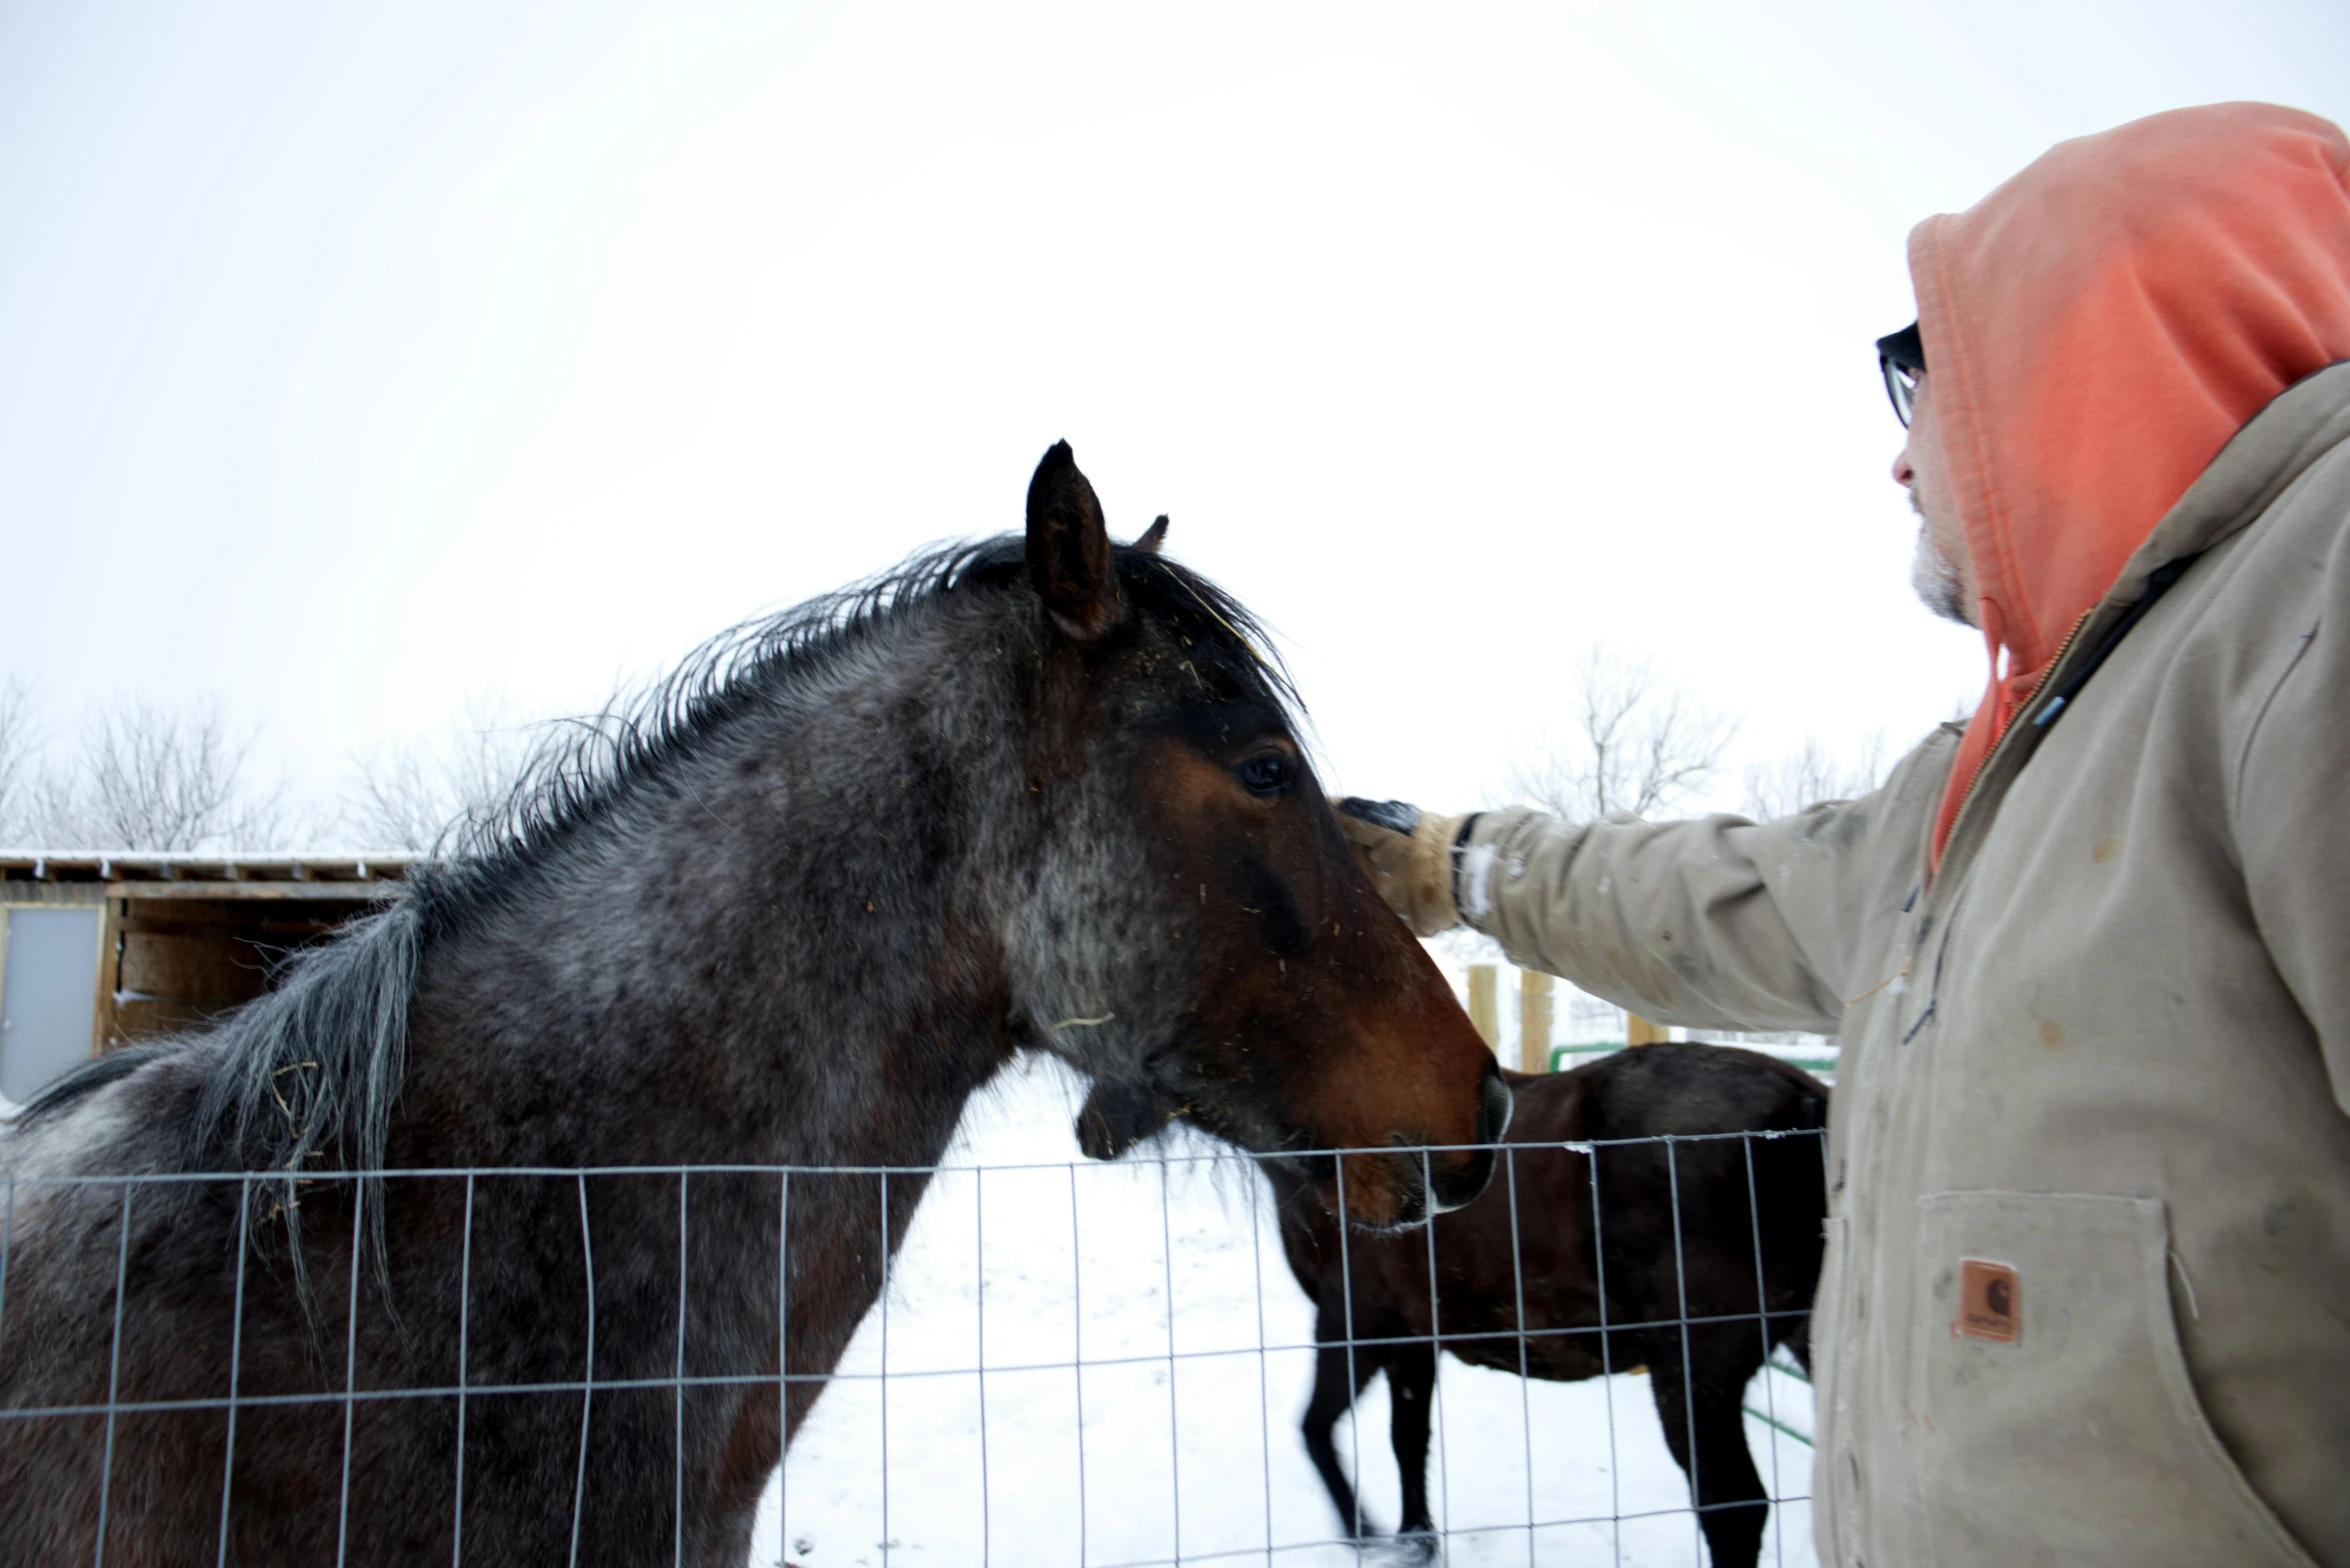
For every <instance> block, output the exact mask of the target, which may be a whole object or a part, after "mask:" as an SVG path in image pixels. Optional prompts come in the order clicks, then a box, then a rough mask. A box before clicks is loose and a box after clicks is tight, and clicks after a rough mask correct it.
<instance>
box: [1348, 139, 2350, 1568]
mask: <svg viewBox="0 0 2350 1568" xmlns="http://www.w3.org/2000/svg"><path fill="white" fill-rule="evenodd" d="M1909 259H1910V272H1911V278H1912V281H1913V283H1914V285H1915V288H1916V291H1917V304H1918V321H1917V324H1916V325H1915V326H1913V327H1911V328H1909V329H1907V330H1905V331H1902V332H1897V333H1895V334H1893V335H1892V336H1890V337H1888V338H1885V339H1884V340H1882V341H1881V342H1880V343H1879V345H1878V349H1879V353H1880V355H1881V357H1882V361H1883V368H1884V371H1885V376H1886V382H1887V386H1888V388H1889V389H1890V391H1891V393H1892V395H1893V401H1894V405H1895V408H1896V410H1897V411H1898V412H1899V413H1900V414H1901V415H1902V417H1903V420H1904V422H1905V423H1906V424H1907V425H1908V427H1909V441H1908V445H1907V446H1906V447H1905V448H1904V449H1903V451H1902V453H1901V456H1900V457H1899V458H1898V459H1897V460H1896V461H1895V463H1894V467H1893V476H1894V478H1895V479H1897V480H1899V481H1900V482H1901V483H1902V484H1903V485H1905V486H1907V487H1908V489H1909V493H1910V500H1911V503H1912V504H1913V505H1914V506H1915V507H1916V508H1917V511H1918V513H1919V515H1920V516H1921V518H1922V519H1923V525H1922V526H1921V528H1920V529H1919V535H1918V554H1917V569H1916V574H1915V575H1916V585H1917V588H1918V590H1919V592H1920V594H1921V595H1922V596H1923V597H1924V598H1925V600H1926V602H1927V603H1928V604H1929V605H1931V606H1932V607H1933V608H1934V609H1935V610H1936V611H1938V612H1939V613H1942V614H1945V615H1948V616H1951V617H1953V618H1955V619H1958V620H1962V621H1964V622H1966V623H1967V624H1969V625H1973V626H1977V627H1980V628H1981V629H1982V632H1983V638H1984V641H1985V643H1986V644H1987V645H1988V646H1989V648H1990V652H1991V660H1992V679H1991V686H1990V690H1989V691H1988V692H1987V693H1985V695H1984V697H1983V703H1982V706H1981V708H1980V709H1978V710H1977V711H1976V713H1975V716H1974V718H1973V721H1972V722H1971V723H1969V724H1967V725H1966V726H1964V728H1963V729H1961V728H1960V727H1959V726H1955V725H1953V726H1949V727H1946V728H1945V729H1943V730H1942V731H1940V732H1938V733H1936V734H1935V735H1933V736H1931V737H1929V738H1928V739H1927V740H1926V742H1925V743H1924V744H1923V745H1921V746H1920V747H1918V749H1917V750H1916V751H1914V752H1912V753H1911V754H1910V755H1909V756H1908V757H1907V758H1905V759H1904V760H1903V761H1902V762H1901V764H1900V766H1898V767H1897V768H1895V769H1894V771H1893V774H1892V777H1891V779H1890V780H1889V781H1888V782H1887V783H1886V784H1885V785H1884V787H1883V788H1881V789H1879V790H1878V791H1877V792H1876V793H1875V794H1873V795H1870V796H1868V797H1867V798H1866V799H1862V800H1856V801H1850V802H1843V803H1838V804H1830V805H1821V806H1815V807H1813V808H1812V809H1810V810H1808V811H1805V812H1802V813H1800V814H1798V815H1796V816H1793V817H1788V818H1785V819H1783V820H1780V821H1777V822H1770V823H1765V824H1762V825H1760V826H1757V825H1755V824H1752V823H1748V822H1746V821H1743V820H1741V819H1740V818H1737V817H1730V816H1716V817H1708V818H1705V819H1703V820H1701V821H1690V822H1658V823H1647V822H1637V821H1628V820H1627V821H1606V822H1592V823H1582V824H1568V823H1563V822H1559V821H1556V820H1554V819H1552V818H1550V817H1547V816H1543V815H1541V814H1539V813H1536V812H1533V811H1529V810H1526V809H1525V808H1523V807H1512V808H1510V809H1507V810H1502V811H1488V812H1482V813H1478V814H1476V815H1473V816H1468V817H1439V816H1436V815H1433V814H1422V813H1418V812H1416V811H1414V810H1413V808H1411V807H1408V806H1400V805H1397V804H1395V803H1386V804H1372V803H1370V802H1364V801H1351V802H1348V803H1346V805H1345V807H1344V808H1343V809H1344V810H1346V811H1347V812H1349V813H1350V816H1349V817H1348V818H1346V819H1344V820H1346V822H1347V828H1348V831H1349V833H1350V835H1351V836H1353V837H1354V838H1355V840H1356V842H1357V844H1358V845H1359V846H1360V847H1361V849H1362V850H1363V851H1364V855H1365V858H1366V859H1367V860H1368V861H1369V862H1370V864H1371V866H1372V869H1373V873H1374V878H1375V880H1377V881H1378V883H1379V884H1380V886H1381V888H1382V890H1383V891H1384V893H1385V894H1386V896H1387V898H1388V901H1389V902H1390V903H1391V904H1392V905H1394V907H1395V908H1396V909H1397V910H1398V911H1399V912H1400V913H1402V915H1403V916H1404V918H1405V919H1406V920H1408V921H1409V922H1410V923H1411V925H1412V927H1413V929H1414V930H1416V931H1419V932H1421V933H1422V934H1428V933H1432V932H1435V931H1439V930H1443V929H1445V928H1446V927H1449V926H1451V925H1453V924H1454V923H1455V922H1456V921H1458V920H1466V921H1467V922H1468V923H1469V924H1470V925H1472V926H1474V927H1476V928H1477V929H1478V930H1480V931H1483V932H1486V933H1487V934H1489V935H1491V936H1493V937H1494V938H1496V939H1497V940H1498V941H1499V942H1500V943H1501V945H1502V946H1503V948H1504V949H1506V950H1507V951H1508V953H1509V954H1510V956H1511V958H1513V959H1514V960H1516V961H1517V962H1519V963H1521V964H1524V965H1527V966H1529V967H1531V968H1536V969H1542V970H1548V971H1550V972H1552V973H1555V974H1559V975H1563V976H1565V977H1566V978H1568V979H1569V980H1572V981H1573V982H1574V983H1575V984H1577V985H1579V986H1582V987H1584V988H1585V989H1587V990H1589V991H1592V992H1595V993H1596V994H1598V995H1600V996H1603V997H1607V998H1609V999H1610V1000H1613V1001H1616V1002H1619V1003H1621V1004H1623V1005H1625V1006H1627V1007H1630V1008H1632V1009H1634V1010H1635V1011H1637V1012H1639V1013H1641V1014H1643V1015H1645V1016H1647V1017H1650V1018H1656V1019H1662V1020H1667V1021H1670V1022H1674V1023H1680V1024H1687V1025H1691V1026H1696V1027H1704V1028H1716V1029H1738V1028H1751V1029H1804V1030H1817V1031H1822V1032H1827V1033H1834V1034H1837V1035H1840V1036H1841V1037H1842V1040H1843V1057H1842V1061H1841V1063H1840V1065H1839V1068H1838V1074H1837V1085H1836V1095H1835V1108H1834V1112H1833V1115H1832V1119H1831V1124H1830V1136H1829V1149H1828V1159H1829V1185H1830V1191H1831V1200H1830V1203H1831V1213H1832V1218H1831V1219H1830V1220H1829V1222H1828V1224H1829V1245H1828V1251H1827V1261H1826V1264H1825V1269H1824V1275H1823V1278H1822V1280H1821V1285H1820V1292H1819V1307H1818V1315H1817V1319H1816V1321H1815V1324H1814V1328H1813V1343H1814V1346H1815V1347H1816V1353H1817V1355H1818V1358H1819V1363H1820V1374H1821V1375H1820V1379H1819V1386H1818V1395H1819V1412H1818V1419H1819V1433H1820V1442H1819V1449H1818V1463H1817V1467H1816V1469H1815V1470H1814V1472H1813V1486H1814V1489H1815V1496H1816V1498H1817V1503H1816V1505H1815V1511H1816V1515H1817V1519H1818V1528H1819V1537H1820V1556H1821V1560H1822V1561H1823V1562H1826V1563H1834V1564H1858V1563H1867V1564H1869V1565H1871V1568H1902V1565H1908V1564H1915V1563H1928V1562H1933V1563H1942V1564H1946V1565H1949V1564H1986V1565H1989V1564H1998V1565H2001V1568H2006V1565H2011V1564H2016V1563H2054V1562H2063V1563H2115V1564H2121V1563H2128V1564H2136V1565H2146V1564H2181V1565H2185V1564H2195V1565H2207V1564H2217V1563H2227V1564H2231V1565H2242V1564H2276V1565H2280V1568H2281V1565H2284V1564H2301V1565H2307V1564H2310V1563H2312V1562H2319V1563H2327V1564H2343V1565H2350V1114H2346V1113H2350V813H2346V812H2345V804H2346V803H2350V363H2345V362H2344V361H2346V360H2350V144H2346V143H2345V141H2344V137H2343V134H2342V132H2341V131H2340V130H2339V129H2337V128H2336V127H2335V126H2333V125H2331V124H2328V123H2326V122H2325V121H2323V120H2319V119H2315V118H2312V117H2311V116H2309V115H2306V114H2300V113H2296V112H2293V111H2290V110H2285V109H2278V108H2272V107H2268V106H2265V105H2259V104H2225V105H2219V106H2216V107H2211V108H2202V109H2188V110H2181V111H2178V112H2176V113H2171V114H2162V115H2156V116H2154V117H2153V118H2151V119H2146V120H2141V121H2138V122H2136V123H2134V124H2131V125H2126V126H2123V127H2122V128H2121V129H2119V130H2116V131H2111V132H2108V133H2106V134H2104V135H2101V136H2091V137H2087V138H2084V139H2082V140H2079V141H2073V142H2067V143H2065V144H2063V145H2061V146H2059V147H2057V148H2055V149H2054V150H2053V151H2051V152H2049V153H2048V154H2047V155H2046V156H2044V157H2042V158H2041V159H2040V160H2039V161H2038V162H2036V163H2034V164H2033V165H2032V166H2031V167H2029V168H2028V169H2026V170H2025V171H2024V172H2023V173H2022V174H2020V175H2018V176H2016V177H2015V178H2014V179H2012V180H2010V181H2009V182H2008V183H2007V184H2005V185H2003V186H2001V187H2000V188H1999V189H1998V190H1996V191H1994V192H1992V193H1991V194H1990V195H1989V196H1988V197H1986V198H1985V199H1984V200H1983V201H1982V202H1981V204H1979V205H1978V206H1976V207H1974V208H1973V209H1972V210H1970V211H1967V212H1963V213H1959V214H1957V215H1955V216H1944V217H1936V218H1929V219H1927V220H1926V221H1925V222H1924V223H1923V224H1921V225H1919V227H1918V228H1917V230H1916V231H1915V232H1914V233H1913V234H1912V235H1911V236H1910V244H1909Z"/></svg>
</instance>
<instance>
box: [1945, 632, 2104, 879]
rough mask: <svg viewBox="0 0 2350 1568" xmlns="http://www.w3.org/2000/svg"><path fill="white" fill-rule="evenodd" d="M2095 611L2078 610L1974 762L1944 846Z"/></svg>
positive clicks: (2050, 684) (1950, 838)
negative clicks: (2033, 682) (2002, 729)
mask: <svg viewBox="0 0 2350 1568" xmlns="http://www.w3.org/2000/svg"><path fill="white" fill-rule="evenodd" d="M2096 613H2097V611H2096V610H2095V608H2090V609H2086V610H2083V611H2082V612H2081V618H2080V619H2079V620H2077V621H2075V622H2073V629H2072V630H2071V631H2069V632H2066V633H2065V634H2064V641H2063V642H2060V643H2058V644H2057V645H2056V657H2055V658H2053V659H2050V660H2049V661H2048V673H2047V674H2046V675H2044V676H2042V677H2041V678H2040V684H2039V685H2037V686H2035V687H2033V688H2032V695H2031V696H2030V697H2027V698H2025V699H2024V706H2023V707H2022V708H2018V709H2017V710H2016V715H2015V717H2014V718H2013V719H2010V720H2009V721H2008V725H2007V732H2006V733H2005V734H2003V735H2001V736H2000V737H1999V740H1998V742H1997V743H1996V744H1995V745H1993V746H1992V748H1991V749H1990V751H1989V752H1987V753H1985V754H1984V757H1983V760H1982V761H1981V762H1979V763H1977V764H1975V776H1974V777H1973V778H1971V779H1968V780H1967V783H1966V793H1965V794H1963V795H1961V796H1959V797H1958V814H1957V815H1956V816H1954V817H1952V818H1951V819H1950V837H1949V838H1947V839H1944V840H1943V841H1942V843H1943V847H1944V848H1945V849H1947V848H1948V847H1949V846H1950V845H1951V844H1952V843H1953V842H1955V841H1956V840H1957V838H1958V830H1959V828H1960V826H1961V825H1963V824H1964V823H1965V821H1966V814H1967V808H1968V807H1969V806H1971V805H1973V804H1974V803H1975V794H1976V792H1977V791H1979V790H1980V789H1982V787H1983V776H1984V775H1985V774H1987V773H1989V772H1990V771H1991V764H1992V763H1994V762H1996V761H1998V760H1999V754H2000V753H2001V752H2002V751H2004V750H2006V749H2007V745H2008V743H2009V742H2010V741H2012V740H2014V739H2015V734H2016V731H2018V730H2021V729H2027V728H2032V727H2034V726H2031V725H2028V724H2027V723H2026V722H2025V717H2024V715H2025V711H2026V710H2027V709H2029V708H2030V707H2031V705H2032V704H2033V703H2034V702H2037V701H2038V700H2039V699H2040V697H2041V696H2042V695H2043V694H2044V693H2046V692H2047V691H2048V689H2049V688H2050V687H2051V686H2053V685H2054V684H2055V682H2056V672H2057V671H2058V670H2059V669H2061V668H2063V666H2064V661H2065V657H2066V655H2068V654H2070V653H2071V652H2072V651H2073V644H2074V643H2077V642H2079V641H2080V640H2081V633H2082V632H2083V631H2084V630H2085V629H2087V627H2088V625H2089V621H2090V618H2091V617H2092V616H2094V615H2096ZM1928 853H1931V850H1929V851H1928Z"/></svg>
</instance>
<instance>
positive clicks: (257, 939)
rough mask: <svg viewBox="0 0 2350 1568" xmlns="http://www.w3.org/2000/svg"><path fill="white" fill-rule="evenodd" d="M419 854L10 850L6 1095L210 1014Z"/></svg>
mask: <svg viewBox="0 0 2350 1568" xmlns="http://www.w3.org/2000/svg"><path fill="white" fill-rule="evenodd" d="M410 864H411V861H410V859H409V857H406V856H392V857H388V858H378V857H375V856H368V857H365V858H360V857H356V856H320V855H260V856H237V857H235V858H233V859H232V858H223V857H219V856H205V855H144V854H123V855H99V854H59V855H47V854H36V853H28V852H23V851H17V852H12V853H0V1097H4V1098H5V1099H7V1100H9V1101H12V1102H14V1103H16V1104H19V1105H21V1104H23V1103H25V1102H26V1101H28V1100H30V1099H31V1098H32V1097H33V1095H34V1094H36V1093H38V1092H39V1091H40V1089H41V1088H42V1086H44V1085H46V1084H47V1083H49V1082H50V1081H51V1080H52V1079H54V1078H56V1077H57V1076H58V1075H59V1074H60V1073H63V1072H65V1071H67V1070H68V1069H69V1068H71V1067H73V1066H74V1065H75V1064H76V1063H78V1062H81V1061H84V1060H86V1059H88V1058H89V1057H91V1056H94V1055H97V1054H99V1053H101V1052H105V1051H110V1050H113V1049H115V1048H117V1047H118V1046H123V1045H128V1044H131V1043H133V1042H135V1041H138V1040H141V1039H146V1038H149V1037H151V1036H154V1035H160V1034H169V1033H171V1032H173V1031H175V1030H179V1029H186V1028H189V1027H191V1026H194V1025H199V1024H203V1023H205V1022H207V1021H209V1020H211V1019H213V1018H217V1017H218V1016H220V1015H221V1014H222V1013H225V1012H227V1011H229V1010H230V1009H231V1008H234V1007H236V1006H237V1005H238V1004H239V1003H241V1002H246V1001H250V1000H251V999H252V998H254V997H256V996H258V995H260V994H261V992H262V991H263V990H264V989H265V988H266V987H267V985H268V983H269V976H270V974H271V972H272V970H273V969H274V968H275V967H276V966H277V965H278V964H280V963H282V962H283V961H284V959H285V957H286V955H288V954H289V953H291V952H293V951H294V950H296V949H297V948H300V947H302V946H304V945H305V944H308V943H311V942H315V941H317V940H319V938H321V937H323V936H325V935H326V934H327V933H328V932H331V931H333V930H334V929H335V928H336V927H338V926H341V925H343V924H345V923H346V922H348V921H351V920H354V919H357V918H359V917H360V916H362V915H366V914H368V913H370V912H372V911H374V910H376V909H379V908H381V907H383V905H384V903H385V902H386V901H387V900H390V899H395V898H399V897H401V896H402V895H403V894H404V893H405V891H406V887H405V881H406V877H407V874H408V868H409V865H410Z"/></svg>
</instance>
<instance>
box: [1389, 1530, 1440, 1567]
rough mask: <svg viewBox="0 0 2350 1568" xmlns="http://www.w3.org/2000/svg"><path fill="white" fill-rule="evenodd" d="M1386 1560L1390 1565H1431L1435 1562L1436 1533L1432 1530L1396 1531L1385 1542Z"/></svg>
mask: <svg viewBox="0 0 2350 1568" xmlns="http://www.w3.org/2000/svg"><path fill="white" fill-rule="evenodd" d="M1386 1555H1387V1560H1388V1561H1389V1562H1392V1563H1431V1562H1434V1561H1435V1560H1436V1532H1435V1531H1434V1530H1398V1531H1397V1532H1396V1533H1395V1534H1394V1535H1393V1536H1391V1537H1390V1538H1389V1539H1388V1541H1387V1554H1386Z"/></svg>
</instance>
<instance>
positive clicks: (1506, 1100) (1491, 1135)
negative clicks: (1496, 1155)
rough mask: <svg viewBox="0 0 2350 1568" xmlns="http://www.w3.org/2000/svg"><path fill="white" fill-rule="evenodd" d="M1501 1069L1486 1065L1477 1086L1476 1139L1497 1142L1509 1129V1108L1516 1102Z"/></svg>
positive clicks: (1484, 1141)
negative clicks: (1482, 1078)
mask: <svg viewBox="0 0 2350 1568" xmlns="http://www.w3.org/2000/svg"><path fill="white" fill-rule="evenodd" d="M1516 1103H1517V1102H1516V1098H1515V1097H1514V1096H1513V1095H1511V1093H1510V1086H1509V1083H1508V1081H1507V1080H1505V1079H1504V1078H1503V1077H1502V1076H1501V1069H1500V1068H1498V1067H1492V1066H1488V1067H1487V1068H1486V1069H1485V1081H1484V1083H1482V1084H1480V1085H1479V1086H1478V1088H1477V1141H1478V1142H1479V1143H1499V1142H1501V1139H1502V1134H1504V1133H1506V1132H1508V1131H1509V1130H1510V1110H1511V1108H1512V1107H1513V1106H1514V1105H1515V1104H1516Z"/></svg>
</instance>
